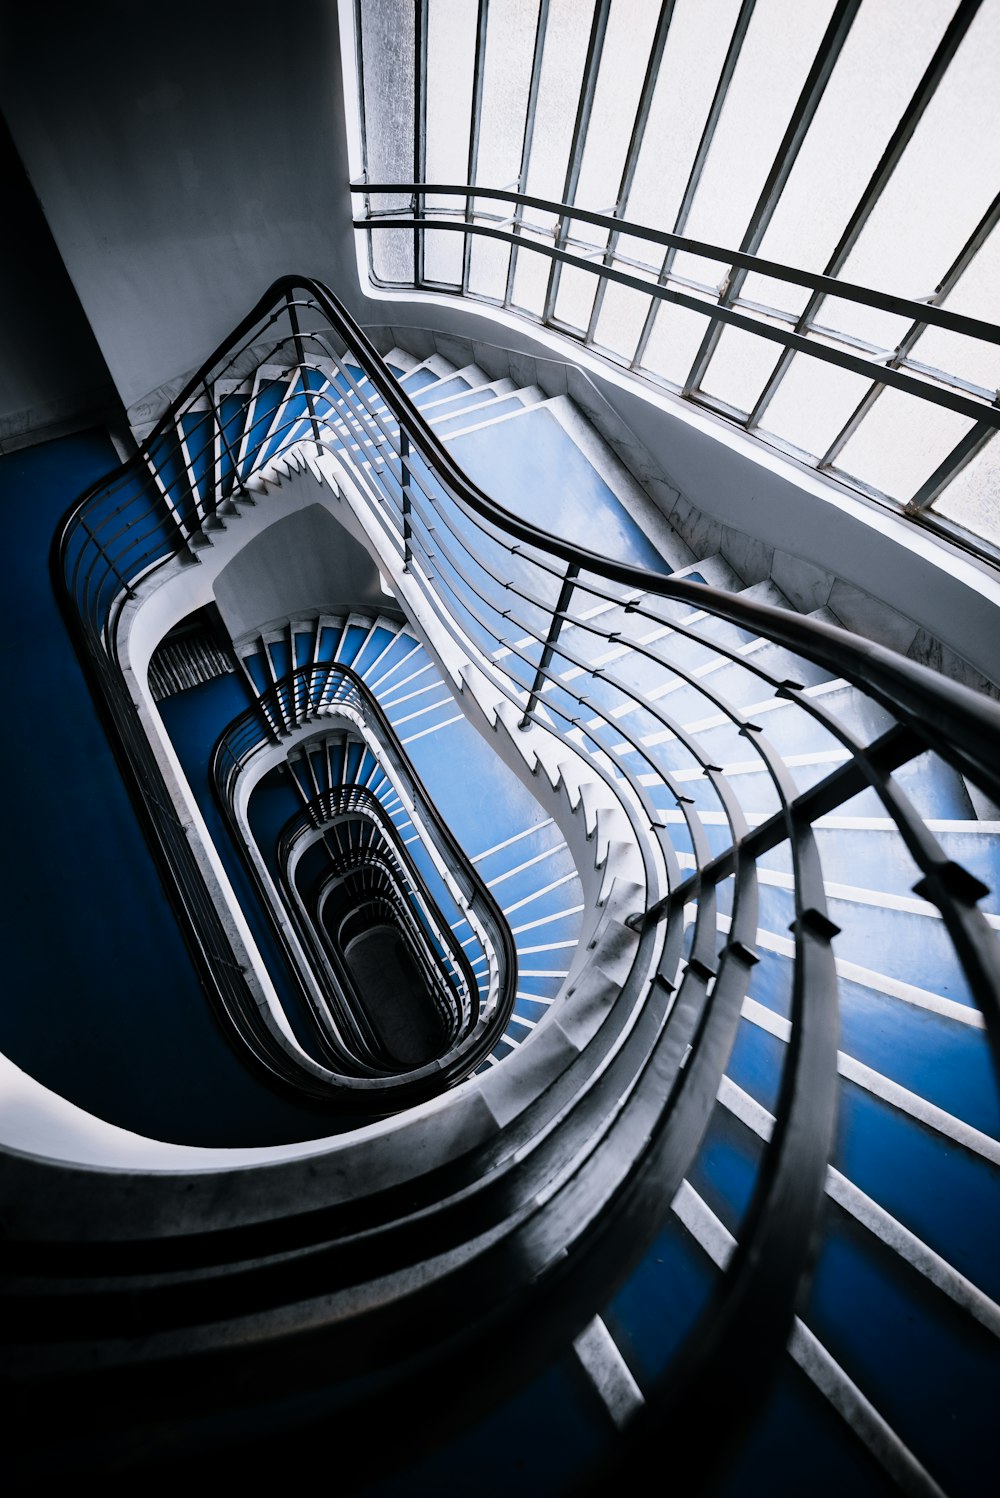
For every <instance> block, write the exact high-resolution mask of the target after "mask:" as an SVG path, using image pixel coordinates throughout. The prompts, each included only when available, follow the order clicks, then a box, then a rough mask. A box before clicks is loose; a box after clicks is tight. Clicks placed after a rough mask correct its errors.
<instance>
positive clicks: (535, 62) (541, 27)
mask: <svg viewBox="0 0 1000 1498" xmlns="http://www.w3.org/2000/svg"><path fill="white" fill-rule="evenodd" d="M548 24H549V0H540V4H539V7H538V21H537V23H536V25H535V50H534V53H533V56H532V60H531V82H530V84H529V85H528V103H527V107H526V109H525V112H524V135H523V137H522V139H521V169H520V171H519V172H518V174H517V190H518V192H525V191H526V190H527V189H526V186H525V184H526V183H527V180H528V162H529V160H530V158H531V143H532V140H533V139H534V134H535V113H536V110H537V108H538V87H539V84H540V82H541V77H542V62H543V59H544V54H545V36H546V31H547V28H548ZM523 218H524V205H523V204H521V203H518V204H517V205H516V206H515V208H514V221H513V224H512V225H511V228H512V229H513V232H514V233H515V234H519V233H520V232H521V222H522V220H523ZM516 269H517V245H516V244H512V245H511V247H510V260H509V262H508V265H507V287H506V290H505V291H504V298H503V304H504V306H505V307H509V306H510V304H511V300H512V298H513V295H514V272H515V270H516Z"/></svg>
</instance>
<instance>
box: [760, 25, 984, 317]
mask: <svg viewBox="0 0 1000 1498" xmlns="http://www.w3.org/2000/svg"><path fill="white" fill-rule="evenodd" d="M953 10H954V5H953V3H952V0H912V3H908V4H906V5H887V4H881V5H862V7H861V9H860V10H859V12H858V14H857V17H856V18H855V21H854V24H853V26H852V27H851V31H850V34H849V35H848V38H847V41H846V42H845V43H844V48H843V51H842V52H841V54H840V57H839V59H838V60H837V63H836V64H835V66H834V69H833V72H832V73H831V75H830V80H829V82H828V83H827V86H826V89H825V90H824V93H823V97H822V99H821V101H820V104H819V107H818V109H817V110H816V114H815V116H814V118H813V122H812V124H811V125H810V127H809V130H808V133H807V134H806V138H805V140H804V141H803V143H802V148H801V150H800V151H799V154H798V158H797V160H796V162H795V165H794V167H793V168H792V171H791V174H790V175H789V178H788V181H787V182H786V184H785V187H784V190H783V192H782V194H781V198H780V199H779V202H778V206H777V208H776V209H775V212H774V217H773V218H772V219H771V223H770V225H769V227H768V229H767V231H766V233H765V235H764V238H763V241H762V243H761V247H760V254H761V255H763V256H766V257H767V258H768V259H771V260H780V261H783V262H784V263H785V264H786V265H795V266H799V267H800V268H802V269H804V270H822V269H823V267H824V266H825V265H827V264H828V263H829V260H830V256H831V254H832V253H833V251H834V249H835V247H836V244H837V241H838V239H839V238H840V235H841V234H842V232H843V230H844V226H845V225H846V223H847V221H848V219H849V218H850V216H851V214H852V213H853V212H854V209H855V206H856V204H857V203H858V200H859V199H860V197H861V194H862V193H863V192H864V190H865V187H866V185H867V183H868V182H869V180H870V178H871V175H872V172H873V171H874V170H875V167H876V166H877V165H878V161H879V157H880V156H881V154H882V152H883V150H884V149H885V147H886V145H887V143H888V141H889V138H890V136H891V135H892V132H893V130H894V129H895V128H896V125H897V123H898V121H899V117H900V115H901V114H902V112H903V109H904V108H905V106H906V103H907V101H908V99H909V98H910V96H911V95H912V93H913V90H914V89H915V88H916V86H917V83H918V82H919V80H920V75H921V73H922V72H923V70H924V68H925V67H926V66H927V63H928V62H929V60H930V57H931V54H932V52H933V50H934V48H935V46H936V45H937V43H938V41H939V40H940V38H941V34H942V32H943V31H944V28H945V27H946V26H947V24H948V22H949V21H950V20H951V16H952V12H953ZM742 295H743V296H745V297H746V298H747V299H748V300H750V301H756V302H763V303H764V304H765V305H770V306H775V307H781V308H784V309H785V310H787V311H790V312H800V311H801V310H802V308H803V307H804V306H805V304H806V301H807V300H808V296H809V293H808V291H806V290H805V289H804V288H801V287H796V286H793V285H792V284H791V283H789V282H787V281H776V280H772V279H771V278H769V277H766V276H758V275H750V276H748V277H747V279H746V282H745V284H744V287H743V291H742Z"/></svg>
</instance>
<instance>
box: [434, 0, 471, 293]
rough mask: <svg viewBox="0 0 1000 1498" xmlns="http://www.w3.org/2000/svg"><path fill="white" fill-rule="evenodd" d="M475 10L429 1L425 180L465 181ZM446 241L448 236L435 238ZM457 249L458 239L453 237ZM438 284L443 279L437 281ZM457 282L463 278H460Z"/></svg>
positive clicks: (462, 2) (446, 203)
mask: <svg viewBox="0 0 1000 1498" xmlns="http://www.w3.org/2000/svg"><path fill="white" fill-rule="evenodd" d="M476 14H477V12H476V6H474V5H469V4H468V3H467V0H429V5H428V11H427V84H426V89H427V145H426V165H427V172H426V180H427V181H428V182H455V183H461V182H465V181H466V180H467V179H468V175H469V129H470V124H471V115H472V81H473V73H474V71H475V62H476ZM427 202H428V204H429V205H432V206H435V207H436V206H443V207H445V208H462V207H464V204H465V200H464V199H463V198H447V197H443V196H440V195H439V196H431V197H429V198H428V199H427ZM439 237H440V238H441V239H442V240H444V239H445V238H446V237H447V236H445V235H441V236H439ZM455 242H456V244H460V243H461V236H457V237H456V241H455ZM438 279H445V277H443V276H439V277H438ZM459 280H461V275H459Z"/></svg>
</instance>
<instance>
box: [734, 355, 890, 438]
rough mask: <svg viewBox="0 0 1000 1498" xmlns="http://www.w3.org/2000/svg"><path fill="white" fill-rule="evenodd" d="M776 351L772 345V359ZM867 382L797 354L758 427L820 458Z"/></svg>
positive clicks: (864, 390) (818, 360)
mask: <svg viewBox="0 0 1000 1498" xmlns="http://www.w3.org/2000/svg"><path fill="white" fill-rule="evenodd" d="M778 353H779V350H778V349H777V348H775V351H774V358H775V360H777V357H778ZM870 385H871V381H870V380H866V379H865V378H864V377H863V376H862V375H856V374H852V373H851V372H850V370H848V369H838V368H837V366H836V365H835V364H825V363H824V362H823V360H822V359H814V358H810V356H809V355H808V354H796V355H795V357H794V359H793V360H792V362H791V364H790V365H789V367H788V370H787V372H786V374H785V377H784V379H783V380H782V381H781V384H780V385H779V386H778V389H777V393H776V394H775V396H774V397H773V399H772V400H771V402H770V404H769V405H768V407H767V410H766V411H765V412H764V415H763V417H762V418H761V423H760V425H761V429H762V430H763V431H767V432H771V433H773V434H774V436H775V437H781V438H783V439H784V441H786V442H791V443H792V444H793V445H794V446H795V447H799V448H801V449H802V450H803V452H807V453H809V454H810V455H811V456H812V457H814V458H822V457H823V455H824V453H826V451H827V449H828V448H829V446H830V444H831V442H832V441H833V439H834V438H835V437H836V436H837V434H838V432H841V431H842V430H843V428H844V427H845V426H846V424H847V422H848V420H849V419H850V417H851V415H852V414H853V412H854V410H855V408H856V407H857V405H858V402H859V401H860V400H861V398H862V396H863V395H864V394H865V392H866V391H867V390H868V389H869V388H870Z"/></svg>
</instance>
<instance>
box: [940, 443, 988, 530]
mask: <svg viewBox="0 0 1000 1498" xmlns="http://www.w3.org/2000/svg"><path fill="white" fill-rule="evenodd" d="M933 508H934V511H935V513H937V514H939V515H943V516H945V517H946V519H948V520H954V521H955V522H956V523H957V524H958V525H962V526H964V527H965V529H966V530H969V531H972V532H973V534H974V535H977V536H983V537H984V538H985V539H986V540H987V541H992V542H993V544H994V546H1000V442H998V441H997V439H996V436H995V435H994V436H993V437H991V438H990V440H989V441H988V442H987V444H986V446H985V447H983V448H981V449H980V451H979V452H978V453H977V454H976V456H975V457H974V458H973V459H972V461H971V462H970V463H967V464H966V465H965V467H964V468H963V469H962V471H961V473H960V474H958V476H957V477H956V478H953V479H952V481H951V483H950V484H949V485H948V487H947V489H945V491H944V493H943V494H941V495H940V497H939V498H938V499H937V500H936V501H935V503H934V506H933Z"/></svg>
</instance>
